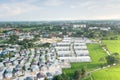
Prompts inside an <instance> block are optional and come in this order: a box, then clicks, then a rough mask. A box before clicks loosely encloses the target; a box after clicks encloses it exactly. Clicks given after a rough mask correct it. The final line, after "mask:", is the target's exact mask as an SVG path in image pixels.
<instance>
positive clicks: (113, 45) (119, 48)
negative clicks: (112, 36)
mask: <svg viewBox="0 0 120 80" xmlns="http://www.w3.org/2000/svg"><path fill="white" fill-rule="evenodd" d="M102 42H103V44H105V45H106V46H107V48H108V50H109V51H110V52H111V53H115V52H117V53H119V54H120V40H103V41H102Z"/></svg>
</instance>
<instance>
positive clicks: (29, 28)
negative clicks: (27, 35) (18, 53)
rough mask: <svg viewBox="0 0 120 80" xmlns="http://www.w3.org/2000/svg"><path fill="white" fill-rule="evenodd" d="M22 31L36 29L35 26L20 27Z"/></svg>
mask: <svg viewBox="0 0 120 80" xmlns="http://www.w3.org/2000/svg"><path fill="white" fill-rule="evenodd" d="M21 29H22V30H23V31H31V30H33V29H36V27H27V28H21Z"/></svg>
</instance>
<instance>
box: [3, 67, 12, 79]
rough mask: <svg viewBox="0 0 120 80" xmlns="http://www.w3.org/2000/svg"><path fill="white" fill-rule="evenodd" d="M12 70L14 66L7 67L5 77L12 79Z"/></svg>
mask: <svg viewBox="0 0 120 80" xmlns="http://www.w3.org/2000/svg"><path fill="white" fill-rule="evenodd" d="M12 70H13V68H12V67H9V68H7V69H6V70H5V71H4V74H3V75H4V77H5V78H7V79H11V78H12V75H13V74H12Z"/></svg>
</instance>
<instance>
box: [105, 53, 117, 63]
mask: <svg viewBox="0 0 120 80" xmlns="http://www.w3.org/2000/svg"><path fill="white" fill-rule="evenodd" d="M106 60H107V64H108V65H112V64H114V63H115V57H114V56H112V55H108V56H107V57H106Z"/></svg>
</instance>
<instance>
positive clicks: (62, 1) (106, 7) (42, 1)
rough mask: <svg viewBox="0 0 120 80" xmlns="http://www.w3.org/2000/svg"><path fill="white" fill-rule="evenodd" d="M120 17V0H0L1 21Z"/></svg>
mask: <svg viewBox="0 0 120 80" xmlns="http://www.w3.org/2000/svg"><path fill="white" fill-rule="evenodd" d="M106 19H107V20H108V19H110V20H111V19H120V0H0V21H45V20H46V21H49V20H106Z"/></svg>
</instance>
